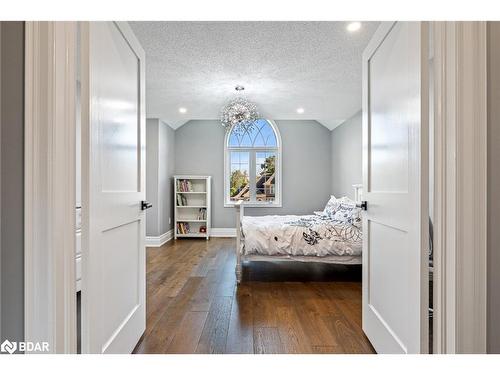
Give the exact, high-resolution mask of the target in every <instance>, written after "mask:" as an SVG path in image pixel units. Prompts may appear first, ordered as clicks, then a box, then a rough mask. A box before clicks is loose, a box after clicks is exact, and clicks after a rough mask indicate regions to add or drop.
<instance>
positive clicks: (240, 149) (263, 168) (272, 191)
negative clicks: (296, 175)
mask: <svg viewBox="0 0 500 375" xmlns="http://www.w3.org/2000/svg"><path fill="white" fill-rule="evenodd" d="M224 157H225V188H224V194H225V198H224V203H225V206H231V205H232V204H233V203H234V202H236V201H238V200H244V201H246V202H248V204H247V205H249V206H270V205H272V206H278V207H281V139H280V135H279V131H278V128H277V126H276V124H275V123H274V121H271V120H264V119H261V120H257V121H255V123H254V126H253V127H252V129H250V130H249V131H244V132H240V131H235V129H234V128H233V129H231V130H230V131H229V132H228V133H227V134H226V140H225V143H224Z"/></svg>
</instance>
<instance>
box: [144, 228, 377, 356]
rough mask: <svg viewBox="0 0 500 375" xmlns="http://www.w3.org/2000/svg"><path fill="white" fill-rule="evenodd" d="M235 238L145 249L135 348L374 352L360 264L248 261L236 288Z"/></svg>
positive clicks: (146, 350)
mask: <svg viewBox="0 0 500 375" xmlns="http://www.w3.org/2000/svg"><path fill="white" fill-rule="evenodd" d="M235 244H236V241H235V239H231V238H212V239H210V240H209V241H206V240H188V239H185V240H177V241H170V242H168V243H167V244H166V245H164V246H163V247H161V248H149V249H148V250H147V308H146V310H147V327H146V331H145V333H144V335H143V337H142V338H141V340H140V341H139V343H138V344H137V346H136V348H135V350H134V353H259V354H261V353H262V354H281V353H374V350H373V348H372V346H371V345H370V342H369V341H368V340H367V338H366V337H365V335H364V334H363V331H362V329H361V281H360V280H361V267H360V266H350V267H347V266H341V265H331V264H330V265H329V264H319V263H316V264H314V263H298V262H297V263H296V262H251V263H247V264H245V265H244V267H243V281H242V283H241V284H240V285H239V286H238V287H236V279H235V274H234V267H235V263H236V257H235V253H234V247H235Z"/></svg>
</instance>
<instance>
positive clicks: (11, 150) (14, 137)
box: [0, 22, 24, 341]
mask: <svg viewBox="0 0 500 375" xmlns="http://www.w3.org/2000/svg"><path fill="white" fill-rule="evenodd" d="M0 29H1V30H0V38H1V41H0V49H1V52H0V59H1V62H0V69H1V72H0V85H1V92H0V101H1V104H0V114H1V115H0V144H1V145H0V163H1V164H0V169H1V173H0V175H1V177H0V178H1V179H0V197H1V199H0V220H1V222H0V242H1V245H0V251H1V254H0V267H1V270H0V289H1V292H0V301H1V302H0V329H1V339H0V341H3V340H4V339H6V338H8V339H9V340H12V341H21V340H23V338H24V239H23V234H24V231H23V230H24V216H23V212H24V195H23V194H24V22H0Z"/></svg>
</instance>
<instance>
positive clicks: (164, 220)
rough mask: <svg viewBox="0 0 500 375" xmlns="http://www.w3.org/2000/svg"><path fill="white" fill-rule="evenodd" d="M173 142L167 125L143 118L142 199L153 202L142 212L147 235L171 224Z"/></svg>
mask: <svg viewBox="0 0 500 375" xmlns="http://www.w3.org/2000/svg"><path fill="white" fill-rule="evenodd" d="M174 141H175V135H174V130H173V129H172V128H171V127H170V126H168V125H167V124H165V123H164V122H162V121H160V120H158V119H147V121H146V199H147V200H148V201H149V202H150V203H151V204H152V205H153V207H152V208H150V209H149V210H147V211H146V235H147V236H154V237H156V236H160V235H162V234H164V233H166V232H168V231H169V230H170V229H172V227H173V224H172V223H173V205H172V201H173V199H172V195H173V192H172V184H173V182H172V176H173V174H174V162H175V153H174ZM169 219H171V220H169ZM169 221H170V222H169Z"/></svg>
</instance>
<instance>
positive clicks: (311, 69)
mask: <svg viewBox="0 0 500 375" xmlns="http://www.w3.org/2000/svg"><path fill="white" fill-rule="evenodd" d="M346 25H347V23H346V22H131V26H132V29H133V30H134V32H135V34H136V35H137V37H138V39H139V41H140V42H141V44H142V46H143V48H144V49H145V51H146V72H147V77H146V82H147V84H146V87H147V90H146V91H147V115H148V117H158V118H160V119H162V120H164V121H165V122H167V123H168V124H169V125H170V126H172V127H173V128H178V127H179V126H181V125H183V124H185V123H186V122H187V121H189V120H192V119H218V118H219V117H220V109H221V107H222V106H223V105H224V104H225V103H226V102H227V101H228V100H229V99H231V98H232V97H234V96H235V91H234V87H235V86H236V85H238V84H239V85H243V86H245V96H247V97H248V99H250V100H252V101H254V102H255V103H256V104H257V106H258V108H259V111H260V114H261V116H262V117H266V118H271V119H276V120H291V119H308V120H317V121H318V122H320V123H322V124H323V125H324V126H326V127H328V128H329V129H333V128H334V127H336V126H337V125H339V124H340V123H342V122H343V121H344V120H346V119H348V118H349V117H350V116H352V115H353V114H354V113H356V112H357V111H358V110H359V109H360V108H361V54H362V52H363V49H364V48H365V46H366V45H367V44H368V41H369V39H370V37H371V36H372V35H373V33H374V31H375V29H376V27H377V26H378V22H364V23H363V24H362V28H361V29H360V30H359V31H357V32H355V33H349V32H348V31H346ZM180 107H185V108H186V109H187V112H186V113H185V114H181V113H179V108H180ZM299 107H300V108H304V113H303V114H298V113H297V111H296V110H297V108H299Z"/></svg>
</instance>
